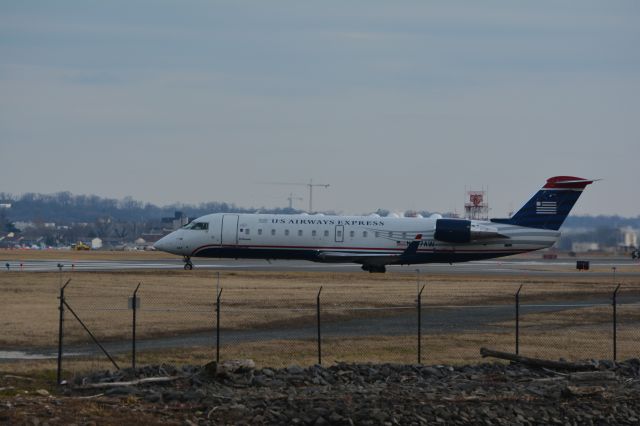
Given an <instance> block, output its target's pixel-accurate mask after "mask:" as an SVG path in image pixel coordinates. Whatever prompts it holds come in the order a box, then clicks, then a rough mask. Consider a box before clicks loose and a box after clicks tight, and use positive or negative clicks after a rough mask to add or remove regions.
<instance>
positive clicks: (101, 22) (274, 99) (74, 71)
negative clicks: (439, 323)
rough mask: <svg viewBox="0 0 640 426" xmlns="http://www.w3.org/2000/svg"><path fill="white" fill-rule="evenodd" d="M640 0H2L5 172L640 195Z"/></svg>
mask: <svg viewBox="0 0 640 426" xmlns="http://www.w3.org/2000/svg"><path fill="white" fill-rule="evenodd" d="M639 18H640V2H638V1H636V0H630V1H612V0H607V1H591V0H579V1H578V0H576V1H544V0H542V1H535V2H514V1H482V2H478V1H472V0H469V1H446V2H444V1H441V2H430V1H422V0H421V1H373V0H366V1H364V0H360V1H357V0H351V1H348V0H347V1H345V0H340V1H331V0H328V1H321V2H320V1H316V2H305V1H268V2H267V1H243V0H234V1H213V0H212V1H204V0H202V1H177V0H175V1H163V0H140V1H131V0H127V1H119V0H110V1H86V0H83V1H68V0H57V1H55V2H52V1H29V2H24V1H13V0H3V1H2V2H0V192H10V193H13V194H21V193H25V192H40V193H53V192H58V191H71V192H73V193H76V194H97V195H99V196H103V197H110V198H122V197H125V196H132V197H134V198H135V199H138V200H142V201H146V202H152V203H156V204H159V205H166V204H170V203H174V202H185V203H199V202H204V201H226V202H230V203H235V204H237V205H239V206H243V207H251V206H253V207H276V206H287V205H288V200H287V197H289V194H290V193H294V194H295V196H297V197H302V198H304V200H303V201H298V200H296V201H295V203H294V207H298V208H306V206H307V203H308V191H307V189H306V188H305V187H304V186H295V185H290V186H289V185H275V184H271V183H270V182H293V183H296V182H308V181H309V180H310V179H313V181H314V182H316V183H327V184H330V185H331V186H330V187H329V188H326V189H324V188H317V189H316V190H315V191H314V194H313V198H314V209H315V210H324V211H335V212H339V213H345V214H362V213H367V212H371V211H375V210H376V209H378V208H385V209H389V210H392V211H404V210H428V211H440V212H446V211H457V212H459V213H461V212H462V209H463V203H464V202H465V190H466V189H480V188H484V189H486V190H488V196H489V203H490V207H491V212H490V213H491V214H490V215H491V216H492V217H501V216H505V215H507V214H508V212H510V211H512V210H514V209H518V208H519V207H520V206H521V205H523V204H524V202H525V201H526V200H527V199H529V198H530V196H531V195H532V194H533V193H534V192H535V191H536V190H538V189H539V188H540V187H541V186H542V185H543V184H544V182H545V180H546V179H547V178H548V177H551V176H556V175H570V176H578V177H584V178H602V179H603V180H602V181H601V182H597V183H595V184H594V185H592V186H591V187H589V188H588V189H587V191H585V193H584V194H583V196H582V198H581V199H580V200H579V202H578V203H577V205H576V207H575V209H574V213H576V214H591V215H597V214H620V215H623V216H637V215H640V197H639V195H640V189H639V188H640V185H639V184H640V180H639V176H640V175H639V173H638V172H639V169H640V168H639V163H640V160H639V159H640V140H639V135H640V48H639V47H638V46H640V19H639Z"/></svg>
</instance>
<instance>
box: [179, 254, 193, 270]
mask: <svg viewBox="0 0 640 426" xmlns="http://www.w3.org/2000/svg"><path fill="white" fill-rule="evenodd" d="M182 260H183V261H184V270H185V271H190V270H192V269H193V263H191V257H189V256H185V257H184V259H182Z"/></svg>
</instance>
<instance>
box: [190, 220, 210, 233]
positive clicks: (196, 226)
mask: <svg viewBox="0 0 640 426" xmlns="http://www.w3.org/2000/svg"><path fill="white" fill-rule="evenodd" d="M184 229H193V230H196V231H198V230H199V231H206V230H207V229H209V223H208V222H191V223H189V224H187V225H185V227H184Z"/></svg>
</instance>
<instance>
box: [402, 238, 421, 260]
mask: <svg viewBox="0 0 640 426" xmlns="http://www.w3.org/2000/svg"><path fill="white" fill-rule="evenodd" d="M420 240H422V234H417V235H416V238H415V239H414V240H413V241H411V243H409V246H408V247H407V249H406V250H405V251H403V252H402V254H401V256H411V255H414V254H416V253H417V251H418V246H419V245H420Z"/></svg>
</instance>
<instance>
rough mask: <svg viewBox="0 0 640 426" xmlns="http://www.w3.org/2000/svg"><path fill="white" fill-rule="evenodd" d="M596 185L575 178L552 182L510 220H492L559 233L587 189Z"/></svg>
mask: <svg viewBox="0 0 640 426" xmlns="http://www.w3.org/2000/svg"><path fill="white" fill-rule="evenodd" d="M593 182H594V180H589V179H582V178H578V177H573V176H555V177H552V178H549V179H547V183H546V184H545V185H544V186H543V187H542V189H541V190H540V191H538V192H537V193H536V195H534V196H533V197H532V198H531V199H530V200H529V201H528V202H527V203H526V204H525V205H524V207H522V208H521V209H520V210H518V212H517V213H516V214H515V215H513V216H512V217H511V218H509V219H491V221H492V222H497V223H508V224H511V225H518V226H526V227H528V228H539V229H553V230H555V231H557V230H558V229H560V226H562V223H563V222H564V220H565V219H566V218H567V216H568V215H569V212H570V211H571V209H572V208H573V205H574V204H575V203H576V201H578V198H579V197H580V194H582V191H583V190H584V188H586V186H587V185H589V184H591V183H593Z"/></svg>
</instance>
